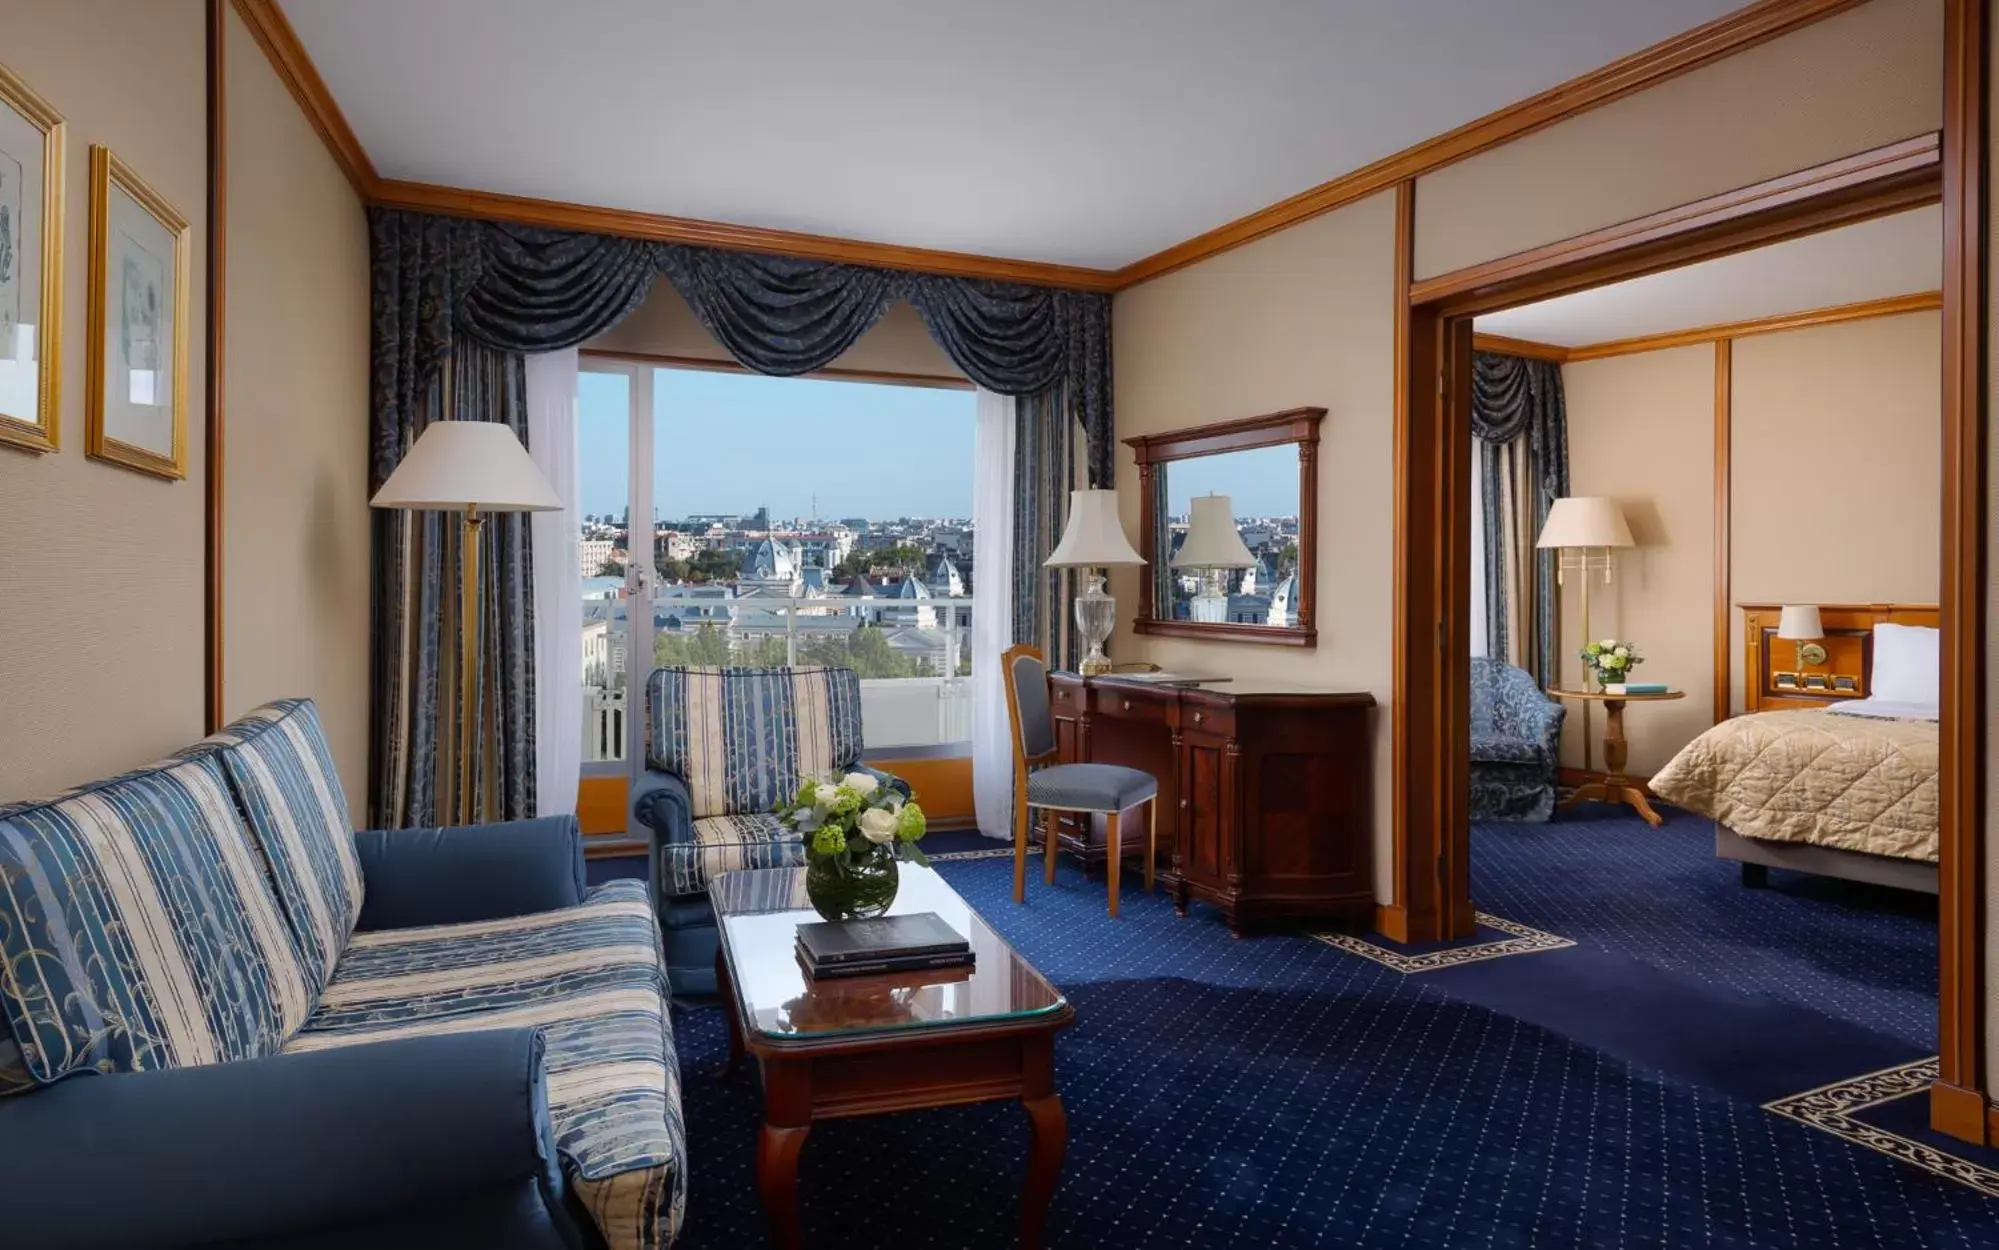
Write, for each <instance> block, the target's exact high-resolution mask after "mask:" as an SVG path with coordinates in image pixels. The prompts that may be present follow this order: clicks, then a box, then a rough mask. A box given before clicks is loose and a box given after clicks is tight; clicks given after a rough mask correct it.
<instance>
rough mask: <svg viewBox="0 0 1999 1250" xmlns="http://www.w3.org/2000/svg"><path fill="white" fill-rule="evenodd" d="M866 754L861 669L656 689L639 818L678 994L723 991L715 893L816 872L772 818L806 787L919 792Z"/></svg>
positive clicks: (658, 672) (650, 699)
mask: <svg viewBox="0 0 1999 1250" xmlns="http://www.w3.org/2000/svg"><path fill="white" fill-rule="evenodd" d="M861 750H862V740H861V680H860V677H859V676H858V675H857V674H856V673H855V672H854V670H852V669H850V668H826V667H816V666H808V667H789V668H689V667H681V666H670V667H666V668H658V669H654V670H653V673H652V676H651V677H649V678H647V679H646V760H645V769H644V771H642V772H641V773H640V774H639V778H638V781H637V782H636V783H635V784H634V785H633V787H632V814H633V815H634V816H635V817H637V818H638V821H639V823H640V824H641V825H643V826H645V828H646V830H647V831H648V834H649V837H648V842H649V843H650V851H649V855H648V863H647V881H648V883H649V887H650V889H651V890H652V893H653V899H654V902H655V905H656V906H657V907H658V909H659V923H660V930H661V934H662V936H663V937H664V938H665V942H666V963H667V975H668V977H669V978H671V980H672V982H673V991H674V993H675V994H697V995H700V994H712V993H714V992H715V946H716V938H717V935H716V932H715V909H714V908H713V907H712V906H710V905H709V902H708V883H709V882H710V881H712V880H713V879H714V878H715V877H717V876H719V875H721V874H722V873H725V872H730V871H733V870H735V869H738V868H785V867H792V866H796V865H802V864H803V863H804V862H805V844H804V843H803V842H802V841H801V840H800V839H799V838H798V835H796V834H794V833H792V832H791V831H790V830H789V829H786V828H785V827H784V826H783V825H781V824H779V823H778V820H777V817H776V816H774V815H772V814H771V813H772V810H773V809H774V808H775V807H776V806H777V805H778V803H779V802H780V801H781V800H783V799H788V798H790V797H791V796H792V794H794V793H795V792H796V791H797V789H798V782H799V778H801V777H808V776H809V777H819V776H824V775H826V774H829V773H849V772H865V773H872V774H873V775H874V776H875V778H876V779H877V780H879V781H880V782H881V783H882V784H883V785H889V786H894V787H896V788H898V789H900V790H901V791H902V792H903V793H904V794H907V793H909V786H908V784H907V783H905V782H903V781H901V780H899V779H897V778H895V777H892V776H890V775H889V774H887V773H884V772H879V771H877V770H875V769H872V768H869V767H867V766H866V765H864V764H862V763H861V762H860V759H861Z"/></svg>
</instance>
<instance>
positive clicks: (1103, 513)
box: [1042, 490, 1145, 569]
mask: <svg viewBox="0 0 1999 1250" xmlns="http://www.w3.org/2000/svg"><path fill="white" fill-rule="evenodd" d="M1042 563H1043V564H1045V565H1047V566H1048V567H1049V568H1053V569H1068V568H1076V569H1088V568H1097V567H1100V566H1106V565H1112V564H1144V563H1145V557H1143V556H1141V555H1139V554H1138V553H1137V552H1136V551H1133V550H1132V549H1131V543H1130V542H1128V541H1126V539H1125V536H1124V526H1122V525H1120V524H1118V519H1117V492H1116V491H1114V490H1072V491H1070V492H1069V524H1068V527H1067V528H1066V529H1064V530H1063V531H1062V541H1061V542H1059V543H1057V544H1055V550H1054V551H1052V552H1050V553H1049V554H1048V558H1047V559H1046V560H1044V561H1042Z"/></svg>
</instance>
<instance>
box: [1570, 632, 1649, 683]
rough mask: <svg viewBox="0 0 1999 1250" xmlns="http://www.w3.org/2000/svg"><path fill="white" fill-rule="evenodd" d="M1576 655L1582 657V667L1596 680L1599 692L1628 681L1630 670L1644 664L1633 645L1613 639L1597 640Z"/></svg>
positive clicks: (1643, 658)
mask: <svg viewBox="0 0 1999 1250" xmlns="http://www.w3.org/2000/svg"><path fill="white" fill-rule="evenodd" d="M1578 654H1579V655H1581V656H1582V660H1583V667H1584V668H1586V669H1588V670H1589V674H1590V676H1592V677H1594V678H1596V685H1597V689H1599V690H1601V689H1603V688H1604V687H1605V686H1608V685H1610V684H1611V683H1612V682H1620V681H1630V680H1631V670H1632V669H1634V668H1637V667H1638V666H1639V665H1640V664H1643V663H1644V662H1645V657H1644V656H1642V655H1640V654H1639V653H1638V647H1637V646H1636V645H1635V644H1633V643H1629V642H1619V641H1618V640H1617V639H1615V638H1602V639H1598V640H1597V641H1596V642H1592V643H1589V644H1587V645H1586V646H1584V647H1583V649H1582V650H1581V651H1580V652H1578Z"/></svg>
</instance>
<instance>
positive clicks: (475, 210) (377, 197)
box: [368, 179, 1116, 292]
mask: <svg viewBox="0 0 1999 1250" xmlns="http://www.w3.org/2000/svg"><path fill="white" fill-rule="evenodd" d="M368 199H369V202H370V203H373V204H377V205H380V206H382V207H384V208H407V209H417V210H420V211H422V212H427V213H443V214H446V215H448V216H452V217H472V218H478V219H481V220H486V221H513V222H520V223H522V224H525V225H530V226H547V227H550V228H552V229H557V230H585V231H590V232H593V233H597V234H615V235H621V236H623V237H625V238H631V239H649V240H653V241H655V242H661V243H689V244H694V245H697V246H700V247H719V248H729V249H732V250H734V251H739V252H767V253H771V254H774V255H779V256H802V257H804V258H806V259H808V260H828V261H837V262H840V263H842V264H849V265H874V266H879V267H881V268H885V269H909V270H915V271H917V272H920V273H936V274H945V275H947V276H950V277H956V278H992V279H998V280H1000V281H1005V282H1028V283H1033V284H1035V285H1037V286H1054V287H1065V288H1068V289H1071V290H1079V291H1097V292H1110V291H1112V290H1115V289H1116V275H1115V274H1113V273H1112V272H1111V271H1110V270H1108V269H1087V268H1084V267H1082V266H1080V265H1056V264H1049V263H1046V262H1043V261H1032V260H1007V259H1004V258H1002V257H997V256H976V255H973V254H972V253H969V252H946V251H939V250H937V249H934V248H924V247H901V246H898V245H896V244H892V243H868V242H863V241H861V240H857V239H840V238H834V237H832V236H831V235H823V234H802V233H798V232H795V231H791V230H767V229H765V228H763V227H761V226H735V225H729V224H727V223H725V222H718V221H702V220H700V219H698V218H694V217H668V216H663V215H661V214H659V213H641V212H634V211H631V210H628V209H618V208H597V207H593V206H591V205H588V204H569V203H564V202H562V201H560V200H540V199H533V198H530V197H528V196H520V195H503V194H501V193H499V192H497V191H472V190H465V189H463V188H459V187H441V186H435V185H433V184H430V183H423V182H404V181H400V180H396V179H389V180H386V181H381V182H378V183H377V184H376V185H375V187H374V189H373V191H372V192H371V193H370V194H369V196H368Z"/></svg>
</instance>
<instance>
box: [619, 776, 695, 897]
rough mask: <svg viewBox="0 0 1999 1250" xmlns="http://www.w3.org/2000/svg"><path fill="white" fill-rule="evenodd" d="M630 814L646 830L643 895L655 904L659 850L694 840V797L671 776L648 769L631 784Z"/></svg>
mask: <svg viewBox="0 0 1999 1250" xmlns="http://www.w3.org/2000/svg"><path fill="white" fill-rule="evenodd" d="M632 815H633V816H634V817H636V818H637V819H638V822H639V824H641V825H643V826H644V827H645V831H646V894H647V895H648V896H650V897H651V898H652V900H653V902H654V903H655V904H657V903H658V902H659V883H660V881H661V880H662V878H661V876H660V848H661V847H663V846H667V845H669V844H671V843H675V842H691V841H693V840H694V796H693V794H692V793H690V792H689V791H688V789H687V783H686V782H685V781H683V780H681V779H680V778H679V777H678V776H676V775H675V774H673V773H668V772H661V771H660V770H659V769H656V768H648V769H646V770H645V771H644V772H642V773H640V774H639V779H638V780H637V781H636V782H634V783H633V784H632Z"/></svg>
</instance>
